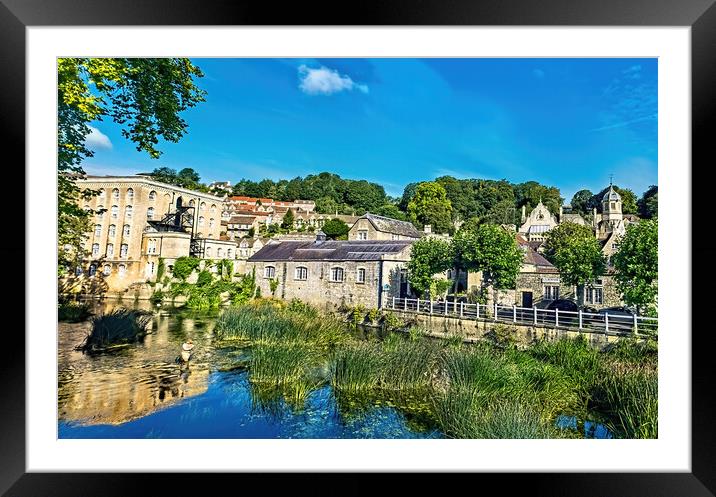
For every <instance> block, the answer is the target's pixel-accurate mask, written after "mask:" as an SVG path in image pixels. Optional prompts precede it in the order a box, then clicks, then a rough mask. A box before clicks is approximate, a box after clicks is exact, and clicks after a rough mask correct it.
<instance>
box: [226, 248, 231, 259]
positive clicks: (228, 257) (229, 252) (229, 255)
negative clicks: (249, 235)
mask: <svg viewBox="0 0 716 497" xmlns="http://www.w3.org/2000/svg"><path fill="white" fill-rule="evenodd" d="M226 258H227V259H231V249H226Z"/></svg>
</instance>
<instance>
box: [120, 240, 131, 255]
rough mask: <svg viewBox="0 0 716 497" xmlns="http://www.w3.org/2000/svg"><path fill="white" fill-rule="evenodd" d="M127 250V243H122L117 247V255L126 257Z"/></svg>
mask: <svg viewBox="0 0 716 497" xmlns="http://www.w3.org/2000/svg"><path fill="white" fill-rule="evenodd" d="M128 250H129V245H127V244H126V243H123V244H122V245H121V246H120V247H119V256H120V257H127V251H128Z"/></svg>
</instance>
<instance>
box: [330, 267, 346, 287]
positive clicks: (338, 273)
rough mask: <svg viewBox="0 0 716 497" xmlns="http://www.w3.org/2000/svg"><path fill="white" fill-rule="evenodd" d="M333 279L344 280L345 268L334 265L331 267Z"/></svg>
mask: <svg viewBox="0 0 716 497" xmlns="http://www.w3.org/2000/svg"><path fill="white" fill-rule="evenodd" d="M331 281H336V282H339V283H340V282H342V281H343V268H342V267H333V268H331Z"/></svg>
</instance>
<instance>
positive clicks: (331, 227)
mask: <svg viewBox="0 0 716 497" xmlns="http://www.w3.org/2000/svg"><path fill="white" fill-rule="evenodd" d="M321 229H322V230H323V232H324V233H325V234H326V236H327V237H328V238H330V239H331V240H346V239H347V238H348V232H349V231H350V228H349V227H348V225H347V224H346V223H345V222H343V221H342V220H340V219H337V218H333V219H329V220H328V221H326V222H325V223H323V228H321Z"/></svg>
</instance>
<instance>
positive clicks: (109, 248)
mask: <svg viewBox="0 0 716 497" xmlns="http://www.w3.org/2000/svg"><path fill="white" fill-rule="evenodd" d="M113 255H114V243H108V244H107V257H112V256H113Z"/></svg>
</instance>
